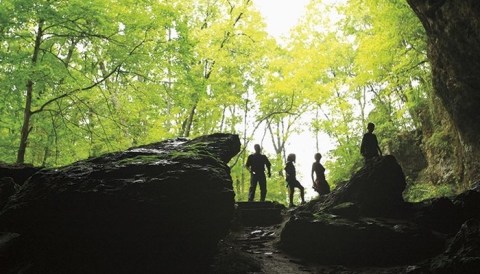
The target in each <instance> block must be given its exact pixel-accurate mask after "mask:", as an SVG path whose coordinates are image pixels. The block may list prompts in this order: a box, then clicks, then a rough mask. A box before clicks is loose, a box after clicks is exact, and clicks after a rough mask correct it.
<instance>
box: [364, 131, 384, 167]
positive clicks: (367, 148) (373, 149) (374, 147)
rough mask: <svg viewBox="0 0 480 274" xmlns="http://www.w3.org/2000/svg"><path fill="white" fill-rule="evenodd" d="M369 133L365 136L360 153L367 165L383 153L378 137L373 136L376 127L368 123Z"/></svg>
mask: <svg viewBox="0 0 480 274" xmlns="http://www.w3.org/2000/svg"><path fill="white" fill-rule="evenodd" d="M367 130H368V132H367V133H365V134H364V135H363V139H362V145H361V146H360V153H361V154H362V155H363V157H364V158H365V164H368V163H370V162H371V161H372V160H373V159H374V158H376V157H378V156H379V155H380V156H381V155H382V151H381V150H380V147H379V146H378V140H377V136H375V134H373V131H374V130H375V125H374V124H373V123H368V126H367Z"/></svg>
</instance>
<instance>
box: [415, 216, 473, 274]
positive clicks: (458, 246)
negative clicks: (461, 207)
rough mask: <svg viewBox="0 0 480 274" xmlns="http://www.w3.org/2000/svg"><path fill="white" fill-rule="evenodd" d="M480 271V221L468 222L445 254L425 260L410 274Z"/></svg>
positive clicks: (467, 273)
mask: <svg viewBox="0 0 480 274" xmlns="http://www.w3.org/2000/svg"><path fill="white" fill-rule="evenodd" d="M479 269H480V221H479V220H477V219H470V220H467V221H466V222H465V223H464V224H463V225H462V227H461V229H460V231H459V232H458V233H457V234H456V235H455V237H454V238H453V239H452V240H451V242H450V244H449V245H448V247H447V249H446V250H445V252H443V253H442V254H440V255H438V256H436V257H434V258H432V259H429V260H425V261H424V262H422V263H421V264H419V265H418V266H415V267H413V268H412V270H411V271H408V273H409V274H425V273H438V274H476V273H478V271H479Z"/></svg>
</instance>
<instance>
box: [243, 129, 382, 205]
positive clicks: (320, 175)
mask: <svg viewBox="0 0 480 274" xmlns="http://www.w3.org/2000/svg"><path fill="white" fill-rule="evenodd" d="M367 130H368V132H367V133H365V134H364V135H363V138H362V143H361V145H360V153H361V154H362V156H363V157H364V159H365V165H370V164H371V163H372V162H373V161H374V159H376V158H377V157H378V156H381V155H382V151H381V150H380V147H379V145H378V140H377V136H375V134H373V131H374V130H375V125H374V124H373V123H368V125H367ZM254 150H255V153H253V154H251V155H249V156H248V158H247V162H246V163H245V167H246V168H247V169H248V171H250V188H249V191H248V201H249V202H252V201H253V200H254V198H255V190H256V188H257V184H258V185H260V201H262V202H263V201H265V197H266V195H267V179H266V176H265V169H266V170H267V172H268V177H270V176H271V166H272V165H271V163H270V161H269V160H268V158H267V156H265V155H263V154H262V149H261V147H260V145H259V144H256V145H255V146H254ZM314 159H315V162H314V163H313V164H312V171H311V177H312V184H313V189H314V190H315V191H316V192H318V194H320V195H324V194H328V193H330V186H329V184H328V182H327V180H326V178H325V167H323V165H322V164H321V163H320V160H321V159H322V155H321V154H320V153H315V155H314ZM295 160H296V155H295V154H293V153H291V154H289V155H288V156H287V162H286V164H285V168H284V170H285V180H286V183H287V184H286V185H287V187H288V199H289V207H294V206H295V205H294V204H293V194H294V191H295V188H298V189H299V190H300V198H301V200H302V201H301V203H302V204H304V203H305V188H304V187H303V186H302V184H300V182H299V181H298V180H297V177H296V169H295Z"/></svg>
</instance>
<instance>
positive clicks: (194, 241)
mask: <svg viewBox="0 0 480 274" xmlns="http://www.w3.org/2000/svg"><path fill="white" fill-rule="evenodd" d="M239 150H240V141H239V138H238V136H237V135H229V134H214V135H210V136H204V137H200V138H197V139H193V140H190V141H188V140H184V139H176V140H167V141H163V142H159V143H155V144H150V145H147V146H142V147H137V148H132V149H129V150H127V151H123V152H118V153H110V154H107V155H104V156H101V157H98V158H93V159H88V160H85V161H79V162H76V163H74V164H71V165H69V166H66V167H63V168H59V169H44V170H41V171H39V172H37V173H36V174H34V175H33V176H32V177H31V178H30V180H28V181H27V183H26V184H25V185H24V186H23V188H22V189H21V190H20V191H19V192H18V193H17V194H15V195H13V196H12V197H11V198H10V201H9V202H8V203H7V204H6V205H5V207H4V209H3V211H2V212H1V213H0V231H8V232H11V233H15V234H13V235H17V234H19V235H20V236H18V237H17V236H16V237H15V239H17V240H16V242H19V243H20V244H21V245H22V248H20V249H21V250H23V253H22V254H16V255H15V257H18V256H21V257H23V258H25V259H24V260H21V259H18V258H17V260H16V261H18V262H21V265H14V266H12V267H11V269H12V270H14V271H17V270H18V269H23V268H25V266H28V267H27V270H29V271H31V272H33V273H46V272H48V273H80V272H81V273H160V271H162V272H165V273H166V272H170V273H171V272H177V273H180V272H183V273H187V272H202V271H203V270H204V269H205V268H206V267H207V266H208V264H209V263H210V259H211V257H212V255H213V253H214V251H215V248H216V245H217V242H218V240H219V239H220V238H221V237H222V236H223V235H224V234H225V233H226V232H227V231H228V228H229V225H230V221H231V219H232V217H233V212H234V192H233V189H232V180H231V177H230V170H229V167H228V166H227V165H226V163H227V162H228V161H229V160H230V159H231V158H232V157H233V156H234V155H235V154H237V153H238V152H239ZM9 235H12V234H9ZM0 249H1V247H0ZM10 249H12V250H18V249H19V248H18V247H17V248H15V247H12V248H10ZM10 255H11V254H10ZM10 255H9V254H7V255H4V256H3V257H7V258H8V256H10ZM52 271H53V272H52Z"/></svg>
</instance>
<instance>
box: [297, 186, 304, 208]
mask: <svg viewBox="0 0 480 274" xmlns="http://www.w3.org/2000/svg"><path fill="white" fill-rule="evenodd" d="M298 184H299V186H298V188H299V189H300V198H302V204H304V203H305V188H304V187H303V186H302V185H301V184H300V183H298Z"/></svg>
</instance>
